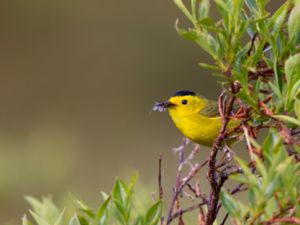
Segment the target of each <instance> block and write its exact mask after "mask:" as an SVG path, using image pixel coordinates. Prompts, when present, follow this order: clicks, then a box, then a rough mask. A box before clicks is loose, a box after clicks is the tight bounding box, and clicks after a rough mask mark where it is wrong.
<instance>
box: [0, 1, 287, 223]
mask: <svg viewBox="0 0 300 225" xmlns="http://www.w3.org/2000/svg"><path fill="white" fill-rule="evenodd" d="M282 2H283V1H272V2H271V3H272V4H271V6H270V7H275V8H276V7H277V6H278V5H279V4H281V3H282ZM272 5H273V6H272ZM276 5H277V6H276ZM178 17H179V18H182V19H181V20H180V21H181V24H182V25H183V24H184V23H185V20H184V19H183V16H182V15H181V13H180V12H179V10H178V9H177V8H176V7H175V5H174V4H173V2H172V1H171V0H169V1H161V0H152V1H138V0H131V1H103V0H98V1H96V0H85V1H83V0H72V1H71V0H63V1H62V0H27V1H22V0H1V1H0V29H1V35H0V76H1V80H0V104H1V107H0V212H1V213H0V224H3V223H6V222H11V223H12V222H14V221H17V223H18V222H19V218H20V217H21V216H22V214H23V213H24V212H26V208H27V207H28V206H27V203H25V201H24V198H23V196H24V195H33V196H37V197H39V196H42V195H47V194H49V193H51V194H53V195H54V196H55V198H59V196H63V195H64V194H65V193H68V192H69V191H70V192H72V193H76V194H77V195H79V196H80V197H82V198H83V199H85V200H86V201H88V202H91V203H92V204H93V203H94V202H96V201H98V199H96V198H95V196H97V197H98V196H99V191H100V190H105V191H109V190H110V189H111V187H112V185H113V182H114V177H115V176H116V175H118V176H124V175H128V174H132V173H133V171H136V170H137V171H139V174H140V175H139V177H140V180H141V181H142V182H143V183H144V184H145V185H146V186H148V187H149V190H155V189H156V186H155V183H154V182H155V180H156V176H157V159H158V156H159V153H160V152H162V153H163V155H164V162H163V164H164V165H163V167H164V171H165V174H166V175H167V177H165V178H164V179H165V184H166V186H168V182H170V183H171V182H172V181H173V180H174V177H172V174H174V172H175V171H174V169H175V166H176V158H175V156H174V154H173V153H172V152H171V149H172V147H174V146H178V145H179V144H180V143H181V134H180V133H179V132H178V131H177V130H176V129H175V128H174V126H173V124H172V122H171V120H170V119H169V118H168V115H167V113H164V114H161V113H155V112H152V113H151V108H152V105H153V103H154V102H155V101H157V100H165V99H167V98H168V97H169V96H170V95H171V94H173V93H174V92H175V91H177V90H180V89H190V90H194V91H197V92H200V93H202V94H203V95H205V96H207V97H208V98H211V99H217V96H218V93H219V91H220V86H219V85H218V84H217V83H216V78H214V77H212V76H209V74H210V71H207V70H203V69H201V68H200V67H198V66H197V63H198V62H200V61H202V62H203V61H206V62H207V60H209V59H208V58H207V55H205V53H203V52H202V51H201V50H200V49H198V48H197V46H195V45H194V44H193V43H190V42H188V41H185V40H183V39H181V38H180V37H179V36H178V35H177V34H176V32H175V29H174V23H175V19H176V18H178ZM201 154H203V157H205V156H206V155H207V154H208V151H206V150H205V151H203V153H201Z"/></svg>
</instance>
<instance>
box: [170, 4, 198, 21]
mask: <svg viewBox="0 0 300 225" xmlns="http://www.w3.org/2000/svg"><path fill="white" fill-rule="evenodd" d="M173 1H174V3H175V5H176V6H177V7H178V8H179V9H180V10H181V12H183V14H184V15H185V16H186V17H187V18H188V19H189V20H190V21H191V22H192V23H193V24H194V25H195V24H196V23H197V21H196V18H194V17H193V15H192V14H191V13H190V12H189V10H188V9H187V8H186V7H185V5H184V4H183V2H182V0H173Z"/></svg>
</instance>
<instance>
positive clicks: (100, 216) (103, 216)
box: [96, 196, 111, 224]
mask: <svg viewBox="0 0 300 225" xmlns="http://www.w3.org/2000/svg"><path fill="white" fill-rule="evenodd" d="M110 200H111V197H110V196H109V197H108V198H107V199H106V200H105V201H104V202H103V203H102V205H101V206H100V207H99V209H98V211H97V215H96V220H97V221H99V224H105V222H106V220H107V210H108V204H109V203H110Z"/></svg>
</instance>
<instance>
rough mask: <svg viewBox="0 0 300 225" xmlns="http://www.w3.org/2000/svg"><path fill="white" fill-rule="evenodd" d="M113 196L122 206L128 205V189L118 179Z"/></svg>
mask: <svg viewBox="0 0 300 225" xmlns="http://www.w3.org/2000/svg"><path fill="white" fill-rule="evenodd" d="M112 195H113V198H114V200H116V201H118V202H119V203H120V204H121V205H122V206H125V205H126V204H127V188H126V186H124V183H123V182H121V180H119V179H117V181H116V183H115V187H114V189H113V192H112Z"/></svg>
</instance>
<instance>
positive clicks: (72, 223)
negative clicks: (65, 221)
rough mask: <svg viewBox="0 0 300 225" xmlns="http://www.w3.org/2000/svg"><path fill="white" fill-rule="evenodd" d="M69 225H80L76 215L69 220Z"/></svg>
mask: <svg viewBox="0 0 300 225" xmlns="http://www.w3.org/2000/svg"><path fill="white" fill-rule="evenodd" d="M69 225H81V224H80V221H79V219H78V216H77V214H76V213H75V214H74V216H72V218H71V219H70V222H69Z"/></svg>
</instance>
